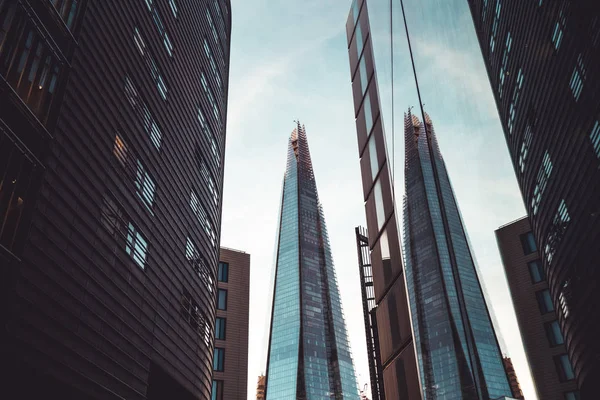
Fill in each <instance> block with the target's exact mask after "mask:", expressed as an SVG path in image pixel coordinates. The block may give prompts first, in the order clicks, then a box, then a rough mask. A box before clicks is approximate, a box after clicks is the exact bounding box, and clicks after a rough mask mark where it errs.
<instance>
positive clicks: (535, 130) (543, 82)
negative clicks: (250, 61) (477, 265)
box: [469, 0, 600, 399]
mask: <svg viewBox="0 0 600 400" xmlns="http://www.w3.org/2000/svg"><path fill="white" fill-rule="evenodd" d="M469 4H470V7H471V13H472V18H473V21H474V23H475V27H476V30H477V36H478V39H479V43H480V47H481V52H482V54H483V59H484V61H485V64H486V67H487V72H488V76H489V80H490V83H491V86H492V89H493V91H494V96H495V100H496V105H497V107H498V112H499V114H500V119H501V120H502V125H503V128H504V133H505V138H506V143H507V145H508V149H509V152H510V155H511V158H512V163H513V167H514V170H515V173H516V176H517V180H518V182H519V186H520V189H521V193H522V196H523V201H524V202H525V206H526V208H527V212H528V214H529V219H530V221H531V227H532V230H533V233H534V236H535V238H536V240H537V247H538V248H539V251H540V255H541V258H542V263H543V268H544V271H545V273H546V277H547V281H548V286H549V288H550V294H551V297H552V301H553V303H554V304H555V306H556V308H557V309H558V310H559V312H558V314H559V324H560V326H561V329H562V332H563V334H564V338H565V343H566V346H567V350H568V352H569V355H570V357H571V361H572V362H573V368H574V371H575V375H576V378H577V382H578V383H579V387H580V389H581V395H582V398H584V399H588V398H589V399H593V398H596V397H597V380H598V379H599V378H600V341H599V340H598V337H600V324H598V323H591V322H592V321H597V319H598V308H599V306H600V291H598V282H599V277H600V275H599V271H600V270H599V269H598V268H597V266H598V264H599V261H598V260H600V246H598V243H599V242H600V72H599V71H600V6H599V5H598V2H597V1H595V0H584V1H569V0H556V1H545V0H544V1H542V0H540V1H505V0H471V1H469Z"/></svg>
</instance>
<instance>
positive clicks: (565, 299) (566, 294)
mask: <svg viewBox="0 0 600 400" xmlns="http://www.w3.org/2000/svg"><path fill="white" fill-rule="evenodd" d="M571 295H572V292H571V280H570V279H567V280H566V281H564V282H563V287H562V290H561V291H560V294H559V295H558V304H559V305H560V310H561V311H562V315H563V318H564V319H567V318H568V317H569V314H570V311H569V302H570V300H571Z"/></svg>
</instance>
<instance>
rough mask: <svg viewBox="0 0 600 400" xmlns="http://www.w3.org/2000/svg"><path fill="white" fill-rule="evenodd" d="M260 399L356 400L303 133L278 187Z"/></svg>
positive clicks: (296, 134)
mask: <svg viewBox="0 0 600 400" xmlns="http://www.w3.org/2000/svg"><path fill="white" fill-rule="evenodd" d="M277 240H278V243H277V256H276V266H275V268H276V269H275V285H274V295H273V310H272V316H271V334H270V340H269V354H268V365H267V391H266V398H267V399H274V400H275V399H306V400H309V399H358V398H359V395H358V384H357V382H356V376H355V372H354V365H353V362H352V357H351V354H350V347H349V345H348V338H347V335H346V326H345V322H344V317H343V314H342V307H341V304H340V294H339V291H338V286H337V280H336V276H335V270H334V267H333V260H332V257H331V250H330V248H329V240H328V237H327V228H326V227H325V218H324V216H323V210H322V208H321V204H320V202H319V196H318V194H317V186H316V183H315V177H314V173H313V168H312V163H311V159H310V153H309V150H308V142H307V139H306V131H305V129H304V126H301V125H300V123H298V125H297V127H296V129H294V131H293V132H292V135H291V137H290V139H289V142H288V154H287V167H286V172H285V176H284V182H283V195H282V203H281V214H280V219H279V232H278V239H277Z"/></svg>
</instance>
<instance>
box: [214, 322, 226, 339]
mask: <svg viewBox="0 0 600 400" xmlns="http://www.w3.org/2000/svg"><path fill="white" fill-rule="evenodd" d="M215 339H219V340H225V318H221V317H217V320H216V322H215Z"/></svg>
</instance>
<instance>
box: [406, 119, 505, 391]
mask: <svg viewBox="0 0 600 400" xmlns="http://www.w3.org/2000/svg"><path fill="white" fill-rule="evenodd" d="M404 130H405V146H406V147H405V151H406V159H405V180H406V181H405V184H406V198H405V203H404V240H405V253H404V254H405V269H406V281H407V286H408V292H409V296H410V305H411V313H412V322H413V330H414V337H415V345H416V348H417V356H418V359H419V368H420V373H421V384H422V386H423V398H424V399H499V398H504V397H511V390H510V386H509V384H508V379H507V377H506V373H505V370H504V366H503V364H502V357H501V354H500V349H499V346H498V342H497V340H496V335H495V333H494V327H493V325H492V322H491V319H490V315H489V312H488V309H487V306H486V303H485V299H484V296H483V292H482V288H481V285H480V283H479V279H478V277H477V272H476V268H475V258H474V256H473V253H472V251H471V246H470V244H469V241H468V238H467V234H466V232H465V227H464V224H463V222H462V219H461V216H460V212H459V209H458V204H457V202H456V199H455V197H454V193H453V191H452V187H451V185H450V179H449V177H448V173H447V171H446V166H445V164H444V160H443V158H442V155H441V152H440V148H439V146H438V143H437V139H436V137H435V133H434V129H433V125H432V123H431V119H430V118H429V116H428V115H427V114H425V124H423V123H422V122H421V121H419V119H418V118H417V116H415V115H412V114H411V113H410V111H409V112H408V113H407V114H405V118H404Z"/></svg>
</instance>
